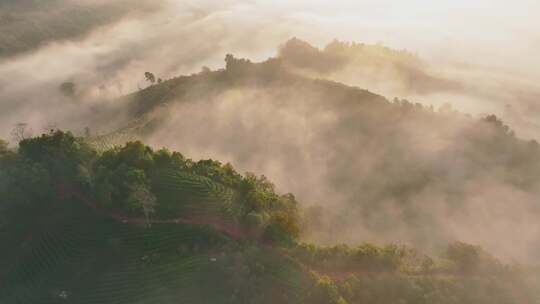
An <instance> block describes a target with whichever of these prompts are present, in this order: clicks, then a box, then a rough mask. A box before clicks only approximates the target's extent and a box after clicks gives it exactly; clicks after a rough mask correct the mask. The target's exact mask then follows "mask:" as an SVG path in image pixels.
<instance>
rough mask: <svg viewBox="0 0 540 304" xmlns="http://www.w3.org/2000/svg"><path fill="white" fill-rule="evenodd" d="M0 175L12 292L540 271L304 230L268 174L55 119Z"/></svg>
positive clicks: (154, 291) (428, 293)
mask: <svg viewBox="0 0 540 304" xmlns="http://www.w3.org/2000/svg"><path fill="white" fill-rule="evenodd" d="M0 181H1V183H0V186H1V187H0V208H2V213H1V215H2V217H1V220H2V221H1V226H0V228H1V229H0V242H2V244H7V246H4V247H3V250H2V252H1V253H0V256H1V257H2V258H1V259H0V266H1V267H0V269H1V271H0V301H1V302H2V303H6V304H10V303H65V302H68V303H134V302H135V303H146V302H154V303H160V304H166V303H178V302H179V301H180V302H187V303H254V302H255V303H321V304H330V303H334V304H337V303H339V304H344V303H362V302H369V303H396V302H398V301H399V302H401V303H411V304H412V303H414V304H417V303H426V304H427V303H477V304H478V303H534V301H537V300H538V295H537V294H536V293H535V290H536V289H535V288H537V285H538V281H537V280H536V281H535V276H532V275H531V274H529V273H527V272H525V271H524V270H521V269H519V268H510V267H509V266H505V265H504V264H502V263H501V262H499V261H498V260H496V259H495V258H493V257H492V256H491V255H490V254H489V253H488V252H486V251H484V250H482V249H481V248H479V247H476V246H472V245H467V244H464V243H452V244H450V245H449V246H448V247H447V249H446V250H445V251H444V252H443V253H442V254H441V255H440V256H439V257H428V256H426V255H423V254H421V253H420V252H418V251H416V250H414V249H412V248H407V247H404V246H398V245H386V246H375V245H372V244H367V243H365V244H362V245H360V246H354V247H349V246H346V245H340V246H333V247H318V246H315V245H312V244H306V243H299V242H298V239H297V238H298V232H299V231H298V229H300V226H299V223H300V219H299V217H300V214H298V213H297V204H298V203H297V202H296V199H295V197H294V196H293V195H292V194H287V195H280V194H278V193H277V192H276V191H275V189H274V186H273V185H272V183H271V182H270V181H269V180H268V179H266V178H265V177H264V176H261V177H257V176H255V175H253V174H246V175H244V176H242V175H240V174H239V173H237V172H236V171H235V169H234V168H233V167H232V166H231V165H229V164H226V165H223V164H221V163H219V162H218V161H214V160H201V161H192V160H190V159H188V158H185V157H184V156H183V155H182V154H180V153H178V152H170V151H168V150H165V149H162V150H157V151H155V150H153V149H151V148H150V147H148V146H145V145H143V144H142V143H140V142H131V143H128V144H126V145H124V146H122V147H117V148H114V149H112V150H107V151H102V152H99V151H96V150H94V149H92V148H91V147H90V146H89V145H88V143H87V142H86V141H85V140H84V139H82V138H75V137H73V136H72V135H71V134H70V133H63V132H61V131H54V132H51V133H50V134H44V135H42V136H40V137H36V138H29V139H25V140H23V141H22V142H21V143H20V145H19V149H18V150H12V149H8V148H7V146H6V145H5V143H2V144H1V145H0ZM302 229H307V227H303V228H302ZM535 284H536V285H535Z"/></svg>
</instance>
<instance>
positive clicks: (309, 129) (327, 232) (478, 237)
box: [91, 56, 540, 261]
mask: <svg viewBox="0 0 540 304" xmlns="http://www.w3.org/2000/svg"><path fill="white" fill-rule="evenodd" d="M122 102H126V103H129V104H130V105H129V113H130V115H131V117H132V118H133V120H132V122H131V123H129V124H126V127H125V128H122V129H120V130H119V131H117V132H113V133H111V134H108V135H105V136H100V137H97V138H92V139H91V141H93V142H94V144H95V145H97V146H101V147H104V148H107V147H110V146H112V145H114V144H115V143H122V142H125V141H126V140H133V139H143V140H145V141H146V142H148V143H150V144H151V145H154V146H167V147H169V148H171V149H178V150H182V151H185V152H186V153H188V154H190V155H199V156H200V157H207V158H219V159H224V160H226V161H227V162H231V163H232V164H234V165H235V167H238V168H240V169H241V170H245V171H255V172H265V174H266V175H267V176H269V177H270V178H271V179H272V180H274V181H275V183H276V185H277V187H278V188H279V189H284V190H285V191H290V192H293V193H295V194H296V196H297V197H298V198H299V199H300V200H301V201H302V202H303V203H302V209H303V210H304V211H305V212H306V214H307V216H306V219H305V221H306V223H305V225H308V226H310V227H312V228H311V229H307V232H305V235H303V237H304V238H305V239H309V240H316V241H318V242H322V243H323V244H333V243H335V242H336V241H341V242H348V243H357V242H361V241H365V240H371V241H385V242H390V241H393V242H405V243H409V244H415V245H417V246H420V247H422V248H424V249H427V250H436V249H437V248H439V247H440V246H444V245H445V244H446V243H447V242H449V241H453V240H464V241H467V242H470V243H475V244H481V245H483V246H484V247H486V248H488V249H489V250H490V251H493V252H495V253H496V254H497V255H498V256H500V257H503V258H505V259H518V260H527V261H538V255H537V252H538V251H537V250H536V249H537V248H538V246H539V245H540V244H539V243H538V242H537V241H536V240H538V238H537V236H538V234H537V231H538V229H537V228H538V224H537V221H536V218H537V217H538V215H539V214H540V213H539V212H540V210H539V209H538V207H537V204H536V197H537V196H538V194H539V177H540V167H539V162H538V159H539V157H540V154H539V153H540V151H539V147H538V144H537V143H536V141H534V140H532V141H527V140H522V139H520V138H519V137H518V136H516V135H515V134H514V132H513V131H511V129H510V128H509V127H508V126H506V125H505V124H504V123H503V122H502V121H501V120H500V119H498V118H497V117H495V116H493V115H491V116H486V117H483V118H473V117H471V116H469V115H466V114H463V113H459V112H457V111H455V110H453V109H452V108H451V107H450V106H444V107H441V108H440V109H437V110H435V109H434V108H433V107H429V106H423V105H421V104H418V103H413V102H410V101H407V100H401V99H395V100H393V101H389V100H387V99H386V98H384V97H382V96H379V95H376V94H374V93H371V92H369V91H366V90H363V89H359V88H356V87H349V86H346V85H343V84H340V83H337V82H332V81H328V80H322V79H313V78H310V77H307V76H305V75H299V74H298V73H296V72H295V71H294V70H291V69H290V68H289V67H288V66H287V65H286V64H284V63H283V59H280V58H274V59H269V60H268V61H265V62H262V63H252V62H250V61H249V60H246V59H237V58H235V57H233V56H227V59H226V69H223V70H217V71H209V70H205V71H202V72H201V73H198V74H194V75H191V76H181V77H178V78H174V79H171V80H167V81H164V82H163V83H160V84H155V85H152V86H150V87H148V88H146V89H144V90H141V91H139V92H136V93H133V94H132V95H130V96H127V97H125V98H124V100H123V101H122ZM478 227H482V229H478ZM513 231H520V234H519V235H515V234H514V233H513ZM336 238H338V239H337V240H336ZM503 240H504V241H503ZM510 241H511V242H512V246H508V245H507V243H506V242H510Z"/></svg>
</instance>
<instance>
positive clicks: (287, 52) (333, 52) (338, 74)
mask: <svg viewBox="0 0 540 304" xmlns="http://www.w3.org/2000/svg"><path fill="white" fill-rule="evenodd" d="M278 57H279V58H281V59H282V60H283V62H284V64H285V65H287V66H288V67H289V68H291V69H292V70H294V71H296V72H298V73H302V74H305V75H308V76H312V77H313V76H315V77H322V78H330V79H334V80H337V81H342V82H345V83H353V84H361V85H362V86H365V87H368V88H372V89H374V90H375V89H376V90H377V91H378V90H383V91H391V92H393V93H394V94H397V93H399V94H410V93H415V94H420V95H423V94H427V93H435V92H439V93H440V92H448V91H452V90H456V89H461V88H462V84H461V83H460V82H458V81H454V80H450V79H447V78H446V77H443V76H442V75H438V74H437V72H436V71H434V70H433V69H432V67H431V66H430V65H429V64H428V63H426V62H424V61H423V60H422V59H420V58H419V57H418V56H416V55H414V54H412V53H410V52H408V51H407V50H394V49H391V48H388V47H386V46H383V45H381V44H376V45H370V44H364V43H354V42H352V43H349V42H341V41H338V40H334V41H332V42H331V43H329V44H328V45H326V46H325V47H324V48H323V49H318V48H316V47H314V46H312V45H310V44H309V43H307V42H305V41H302V40H300V39H297V38H293V39H291V40H289V41H287V42H286V43H285V44H283V45H282V46H281V48H280V49H279V54H278Z"/></svg>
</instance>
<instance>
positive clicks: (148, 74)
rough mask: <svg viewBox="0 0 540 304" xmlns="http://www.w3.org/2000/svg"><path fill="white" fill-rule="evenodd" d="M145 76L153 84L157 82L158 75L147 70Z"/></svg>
mask: <svg viewBox="0 0 540 304" xmlns="http://www.w3.org/2000/svg"><path fill="white" fill-rule="evenodd" d="M144 78H145V79H146V81H148V82H150V83H151V84H154V83H156V76H155V75H154V74H152V73H150V72H145V73H144Z"/></svg>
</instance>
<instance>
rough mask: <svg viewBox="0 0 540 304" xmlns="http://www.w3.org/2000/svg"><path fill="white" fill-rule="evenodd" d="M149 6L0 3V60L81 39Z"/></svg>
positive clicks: (31, 0) (53, 0) (52, 0)
mask: <svg viewBox="0 0 540 304" xmlns="http://www.w3.org/2000/svg"><path fill="white" fill-rule="evenodd" d="M145 8H146V9H149V8H150V6H149V5H148V3H147V2H146V1H144V0H136V1H116V2H115V3H112V2H111V3H107V2H104V1H59V0H48V1H36V0H5V1H2V2H0V29H1V30H0V44H1V46H0V59H1V58H3V57H7V56H13V55H20V54H24V53H27V52H29V51H34V50H36V49H37V48H39V47H42V46H44V45H46V44H50V43H55V42H63V41H69V40H71V41H74V40H77V39H82V38H84V36H85V35H86V34H89V33H90V32H91V31H93V30H96V29H98V28H99V27H102V26H105V25H108V24H111V23H114V22H116V21H118V20H120V19H121V18H122V17H124V16H126V15H128V14H129V13H133V12H143V11H144V9H145Z"/></svg>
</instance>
